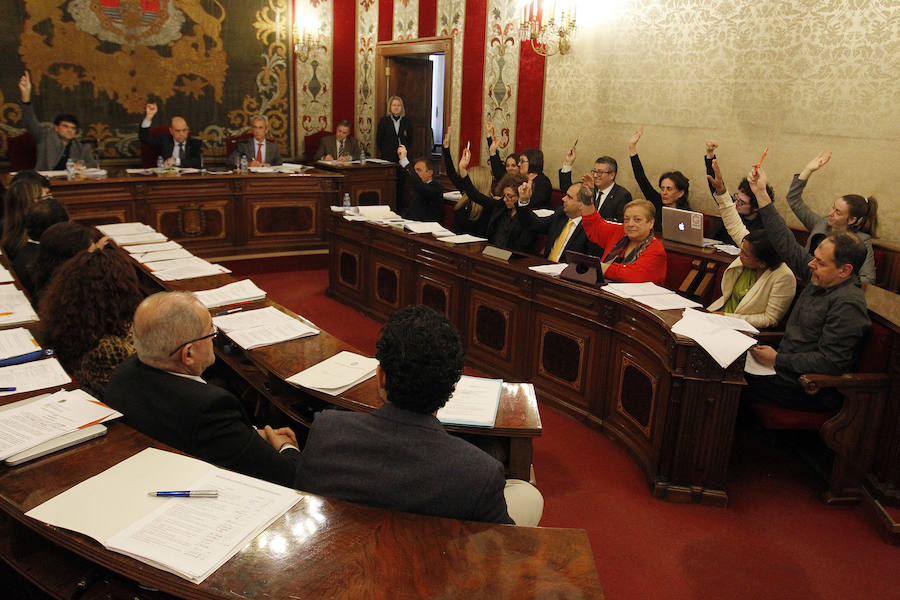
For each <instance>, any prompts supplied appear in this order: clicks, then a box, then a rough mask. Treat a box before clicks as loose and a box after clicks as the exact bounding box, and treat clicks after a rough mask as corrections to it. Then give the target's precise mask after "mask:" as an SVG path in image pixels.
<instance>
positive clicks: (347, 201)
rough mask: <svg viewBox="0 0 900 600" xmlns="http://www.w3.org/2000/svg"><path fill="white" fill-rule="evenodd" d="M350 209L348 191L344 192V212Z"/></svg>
mask: <svg viewBox="0 0 900 600" xmlns="http://www.w3.org/2000/svg"><path fill="white" fill-rule="evenodd" d="M349 210H350V194H349V193H348V192H344V212H347V211H349Z"/></svg>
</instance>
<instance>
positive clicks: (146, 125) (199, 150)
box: [138, 102, 203, 169]
mask: <svg viewBox="0 0 900 600" xmlns="http://www.w3.org/2000/svg"><path fill="white" fill-rule="evenodd" d="M158 110H159V109H158V108H157V106H156V104H155V103H153V102H150V103H148V104H147V105H146V106H145V107H144V120H143V121H142V122H141V126H140V127H139V128H138V139H140V140H141V141H142V142H144V143H145V144H147V145H148V146H150V147H151V148H153V149H154V150H155V151H156V153H157V154H159V155H160V156H161V157H162V158H163V166H166V167H183V168H188V167H192V168H195V169H199V168H200V167H202V166H203V142H201V141H200V140H198V139H197V138H193V137H190V134H191V130H190V128H189V127H188V124H187V121H185V120H184V118H182V117H172V120H171V121H170V122H169V133H165V134H163V135H150V124H151V123H152V121H153V117H154V116H155V115H156V113H157V111H158Z"/></svg>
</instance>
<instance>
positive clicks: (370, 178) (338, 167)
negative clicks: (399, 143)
mask: <svg viewBox="0 0 900 600" xmlns="http://www.w3.org/2000/svg"><path fill="white" fill-rule="evenodd" d="M315 164H316V168H318V169H321V170H323V171H332V172H334V173H340V174H341V175H343V176H344V178H343V180H342V181H341V194H344V193H348V194H350V201H351V202H352V203H353V205H354V206H359V205H369V204H388V205H390V207H391V208H392V209H396V208H397V169H398V166H397V164H396V163H387V164H383V163H376V162H366V164H365V165H361V164H359V163H341V164H332V165H329V164H325V163H315Z"/></svg>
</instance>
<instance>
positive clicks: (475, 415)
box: [437, 375, 503, 427]
mask: <svg viewBox="0 0 900 600" xmlns="http://www.w3.org/2000/svg"><path fill="white" fill-rule="evenodd" d="M502 390H503V380H502V379H485V378H484V377H469V376H468V375H463V376H462V377H460V378H459V381H458V382H457V384H456V389H455V390H453V394H452V395H451V396H450V399H449V400H447V404H445V405H444V406H443V408H441V409H439V410H438V412H437V418H438V420H439V421H440V422H441V423H447V424H452V425H473V426H476V427H493V426H494V422H495V421H496V420H497V408H498V407H499V406H500V393H501V392H502Z"/></svg>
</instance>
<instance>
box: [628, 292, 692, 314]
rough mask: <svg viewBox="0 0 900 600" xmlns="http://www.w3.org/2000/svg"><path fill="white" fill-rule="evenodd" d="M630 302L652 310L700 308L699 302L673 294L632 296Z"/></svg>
mask: <svg viewBox="0 0 900 600" xmlns="http://www.w3.org/2000/svg"><path fill="white" fill-rule="evenodd" d="M632 300H634V301H635V302H640V303H641V304H645V305H647V306H649V307H650V308H652V309H654V310H674V309H678V308H697V307H699V306H702V305H701V304H700V303H699V302H694V301H693V300H688V299H687V298H685V297H683V296H679V295H678V294H676V293H675V292H672V293H669V294H651V295H649V296H634V297H632Z"/></svg>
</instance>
